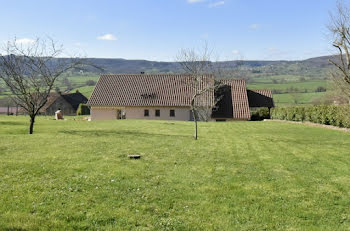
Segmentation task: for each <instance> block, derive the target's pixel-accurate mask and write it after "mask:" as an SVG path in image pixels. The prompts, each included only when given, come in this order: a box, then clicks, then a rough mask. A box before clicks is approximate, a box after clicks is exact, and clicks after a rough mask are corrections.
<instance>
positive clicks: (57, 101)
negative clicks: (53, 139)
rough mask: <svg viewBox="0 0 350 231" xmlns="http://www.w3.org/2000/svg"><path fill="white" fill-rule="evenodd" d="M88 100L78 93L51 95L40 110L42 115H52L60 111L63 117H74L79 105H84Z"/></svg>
mask: <svg viewBox="0 0 350 231" xmlns="http://www.w3.org/2000/svg"><path fill="white" fill-rule="evenodd" d="M87 101H88V99H87V98H86V97H85V96H84V95H83V94H81V93H80V92H79V91H76V92H75V93H51V94H50V96H49V98H48V100H47V103H46V104H45V105H44V107H43V108H41V110H40V114H42V115H54V114H55V112H56V111H57V110H58V109H60V110H61V112H62V114H63V115H75V114H76V112H77V109H78V107H79V104H81V103H82V104H86V103H87Z"/></svg>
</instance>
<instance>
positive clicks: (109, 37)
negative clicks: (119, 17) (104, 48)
mask: <svg viewBox="0 0 350 231" xmlns="http://www.w3.org/2000/svg"><path fill="white" fill-rule="evenodd" d="M97 39H98V40H106V41H115V40H117V37H115V36H114V35H112V34H105V35H101V36H98V37H97Z"/></svg>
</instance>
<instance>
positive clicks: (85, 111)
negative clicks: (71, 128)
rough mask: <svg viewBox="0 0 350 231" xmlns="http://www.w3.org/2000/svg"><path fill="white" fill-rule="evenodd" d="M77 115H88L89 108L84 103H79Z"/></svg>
mask: <svg viewBox="0 0 350 231" xmlns="http://www.w3.org/2000/svg"><path fill="white" fill-rule="evenodd" d="M77 115H90V108H89V107H88V106H87V105H86V104H82V103H81V104H79V107H78V110H77Z"/></svg>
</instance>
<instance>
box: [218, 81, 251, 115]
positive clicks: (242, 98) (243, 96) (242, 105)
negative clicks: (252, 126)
mask: <svg viewBox="0 0 350 231" xmlns="http://www.w3.org/2000/svg"><path fill="white" fill-rule="evenodd" d="M222 83H223V84H225V85H228V86H230V87H231V93H232V105H233V118H234V119H250V110H249V103H248V95H247V88H246V84H245V80H223V81H222Z"/></svg>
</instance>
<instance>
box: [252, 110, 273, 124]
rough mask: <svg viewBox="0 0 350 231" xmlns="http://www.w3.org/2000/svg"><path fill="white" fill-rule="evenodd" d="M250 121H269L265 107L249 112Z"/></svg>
mask: <svg viewBox="0 0 350 231" xmlns="http://www.w3.org/2000/svg"><path fill="white" fill-rule="evenodd" d="M250 115H251V117H250V120H252V121H260V120H264V119H270V111H269V109H268V108H267V107H262V108H258V109H256V110H251V113H250Z"/></svg>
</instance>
